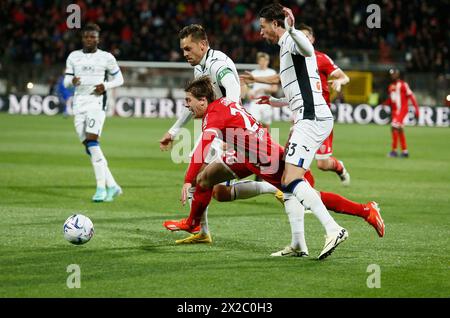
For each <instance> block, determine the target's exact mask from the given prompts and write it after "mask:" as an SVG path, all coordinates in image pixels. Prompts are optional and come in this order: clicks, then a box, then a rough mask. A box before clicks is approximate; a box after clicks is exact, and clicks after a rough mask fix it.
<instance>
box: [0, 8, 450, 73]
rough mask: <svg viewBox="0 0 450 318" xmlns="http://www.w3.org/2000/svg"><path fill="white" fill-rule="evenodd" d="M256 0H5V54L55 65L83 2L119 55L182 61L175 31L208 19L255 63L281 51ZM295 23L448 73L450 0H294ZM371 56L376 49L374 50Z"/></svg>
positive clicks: (216, 37)
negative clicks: (372, 18)
mask: <svg viewBox="0 0 450 318" xmlns="http://www.w3.org/2000/svg"><path fill="white" fill-rule="evenodd" d="M271 2H273V1H254V0H241V1H233V0H228V1H225V0H185V1H167V0H152V1H145V0H136V1H135V0H117V1H109V0H97V1H94V0H79V1H62V0H60V1H45V0H24V1H18V0H3V1H0V21H2V22H1V28H0V59H1V60H2V61H3V62H4V63H5V62H9V61H13V62H16V61H23V62H32V63H35V64H43V65H50V64H55V63H64V61H65V59H66V57H67V55H68V53H69V52H70V51H72V50H74V49H78V48H80V46H81V41H80V32H79V30H77V29H68V27H67V24H66V19H67V17H68V16H69V14H70V13H67V12H66V8H67V6H68V5H69V4H71V3H76V4H78V5H79V6H80V8H81V15H82V16H81V22H82V26H83V25H84V24H85V23H86V22H96V23H98V24H99V25H100V27H101V28H102V31H103V32H102V33H101V45H100V47H101V48H102V49H104V50H107V51H111V52H112V53H113V54H114V55H115V56H116V58H117V59H119V60H141V61H183V57H182V56H181V54H180V50H179V41H178V31H179V30H180V29H181V28H182V27H183V26H185V25H188V24H191V23H200V24H203V25H204V26H205V28H206V30H207V33H208V36H209V41H210V43H211V46H212V47H213V48H216V49H220V50H222V51H224V52H226V53H227V54H228V55H229V56H230V57H231V58H233V59H234V61H235V62H240V63H254V57H255V56H256V52H257V51H260V50H263V51H266V52H269V53H271V54H273V55H276V54H275V53H276V52H277V47H276V46H271V45H268V44H267V43H265V42H264V41H263V40H261V38H260V36H259V19H258V17H257V14H258V12H259V10H260V9H261V8H262V6H263V5H264V4H267V3H271ZM281 3H282V4H283V5H286V6H289V7H290V8H292V9H293V11H294V14H295V16H296V19H297V21H296V22H297V23H300V22H304V23H306V24H309V25H311V26H312V27H313V28H314V29H315V33H316V39H317V40H316V47H317V48H318V49H320V50H323V51H325V52H327V53H328V54H329V55H330V56H332V57H336V55H335V52H336V51H337V50H338V49H339V51H341V52H344V54H345V50H353V51H356V50H361V49H363V50H370V51H373V52H376V53H377V54H375V55H374V56H376V58H375V59H376V60H374V61H371V62H385V63H396V62H403V63H404V64H405V65H406V67H407V69H408V70H410V71H419V72H421V71H427V72H430V71H431V72H436V73H440V74H444V73H450V65H449V64H450V58H449V57H450V56H449V45H450V30H449V28H448V26H449V25H450V24H449V15H448V12H450V10H449V9H450V8H449V5H448V4H445V3H448V1H445V0H442V1H421V0H410V1H401V0H383V1H373V0H370V1H351V0H294V1H282V2H281ZM371 3H378V4H379V6H380V7H381V28H379V29H377V28H373V29H371V28H369V27H367V25H366V20H367V18H368V16H369V15H370V12H367V11H366V9H367V6H368V5H369V4H371ZM371 56H373V55H371Z"/></svg>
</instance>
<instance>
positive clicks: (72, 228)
mask: <svg viewBox="0 0 450 318" xmlns="http://www.w3.org/2000/svg"><path fill="white" fill-rule="evenodd" d="M63 231H64V238H65V239H66V240H68V241H69V242H70V243H72V244H76V245H81V244H84V243H87V242H89V240H90V239H91V238H92V236H93V235H94V224H93V223H92V221H91V220H90V219H89V218H88V217H87V216H85V215H83V214H74V215H71V216H69V218H68V219H67V220H66V222H64V228H63Z"/></svg>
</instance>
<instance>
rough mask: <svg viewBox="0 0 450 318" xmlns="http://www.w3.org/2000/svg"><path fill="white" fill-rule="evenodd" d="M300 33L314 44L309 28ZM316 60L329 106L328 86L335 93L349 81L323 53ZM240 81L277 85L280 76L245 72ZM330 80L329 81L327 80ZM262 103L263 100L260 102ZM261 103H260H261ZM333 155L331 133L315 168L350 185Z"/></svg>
mask: <svg viewBox="0 0 450 318" xmlns="http://www.w3.org/2000/svg"><path fill="white" fill-rule="evenodd" d="M299 30H300V31H302V32H303V33H304V34H305V35H306V37H307V38H308V40H309V41H310V42H311V43H312V44H314V42H315V37H314V31H313V29H312V28H311V27H310V26H307V25H306V24H301V25H300V28H299ZM314 53H315V54H316V60H317V68H318V70H319V76H320V82H321V86H322V96H323V97H324V99H325V101H326V103H327V104H328V106H331V101H330V89H329V87H328V84H331V87H332V88H333V89H334V90H335V91H337V92H340V91H341V87H342V86H343V85H345V84H347V83H348V82H349V81H350V79H349V78H348V76H347V75H346V74H345V73H344V72H343V71H342V70H341V69H340V68H339V67H338V66H337V65H336V64H334V62H333V60H332V59H331V58H330V57H329V56H328V55H327V54H325V53H323V52H320V51H317V50H314ZM240 78H241V80H242V81H244V82H247V83H252V82H262V83H267V84H278V83H279V82H280V76H279V75H278V74H276V75H271V76H264V77H263V76H253V75H252V74H251V73H249V72H247V73H246V74H244V75H240ZM328 79H330V80H328ZM262 102H264V100H263V101H262ZM262 102H261V103H262ZM332 154H333V131H331V133H330V135H329V136H328V138H327V139H325V141H324V142H323V143H322V145H321V146H320V148H319V150H317V152H316V156H315V157H316V160H317V167H318V168H319V169H320V170H322V171H334V172H336V174H337V175H338V176H339V178H340V180H341V182H342V185H344V186H348V185H350V174H349V173H348V171H347V169H345V166H344V163H343V162H342V161H341V160H338V159H336V158H335V157H333V156H332Z"/></svg>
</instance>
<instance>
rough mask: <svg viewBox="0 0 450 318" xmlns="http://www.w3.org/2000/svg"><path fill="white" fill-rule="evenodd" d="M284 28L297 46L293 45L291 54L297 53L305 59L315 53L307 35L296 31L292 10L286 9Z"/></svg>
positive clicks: (284, 10) (284, 9) (290, 49)
mask: <svg viewBox="0 0 450 318" xmlns="http://www.w3.org/2000/svg"><path fill="white" fill-rule="evenodd" d="M283 12H284V16H285V19H284V28H285V29H286V31H287V32H288V33H289V35H290V36H291V38H292V40H293V41H294V43H295V45H292V46H291V47H290V48H289V51H290V52H291V53H297V54H301V55H303V56H305V57H310V56H312V55H313V53H314V47H313V45H312V44H311V41H309V40H308V38H307V37H306V35H305V34H304V33H303V32H300V31H298V30H296V29H295V27H294V26H295V18H294V14H293V13H292V10H291V9H289V8H286V7H284V8H283Z"/></svg>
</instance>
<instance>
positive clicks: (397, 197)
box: [0, 114, 450, 298]
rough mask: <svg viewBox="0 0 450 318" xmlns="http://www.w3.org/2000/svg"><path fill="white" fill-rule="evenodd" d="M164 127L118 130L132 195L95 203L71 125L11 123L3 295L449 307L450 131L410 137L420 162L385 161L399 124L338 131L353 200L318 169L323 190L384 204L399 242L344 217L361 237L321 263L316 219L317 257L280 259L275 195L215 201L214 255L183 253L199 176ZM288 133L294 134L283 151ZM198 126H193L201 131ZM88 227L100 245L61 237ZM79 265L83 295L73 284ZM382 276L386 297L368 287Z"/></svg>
mask: <svg viewBox="0 0 450 318" xmlns="http://www.w3.org/2000/svg"><path fill="white" fill-rule="evenodd" d="M172 122H173V120H163V119H122V118H108V120H107V122H106V125H105V129H104V134H103V137H102V148H103V151H104V153H105V154H106V157H107V159H108V161H109V166H110V168H111V170H112V172H113V174H114V175H115V177H116V179H117V181H118V182H119V183H120V185H121V186H122V187H123V190H124V195H123V196H121V197H119V198H118V199H117V200H115V201H114V202H112V203H92V202H90V198H91V196H92V195H93V193H94V191H95V183H94V176H93V171H92V168H91V164H90V161H89V160H88V157H87V155H86V154H85V153H84V149H83V148H82V147H81V146H80V144H79V143H78V139H77V137H76V135H75V132H74V129H73V123H72V119H71V118H67V119H64V118H62V117H61V116H57V117H45V116H11V115H7V114H0V133H1V134H0V216H1V221H0V235H1V243H0V286H1V287H0V297H252V298H253V297H258V298H259V297H262V298H265V297H294V298H297V297H449V296H450V251H449V248H448V246H449V238H450V227H449V225H450V162H449V160H450V147H449V141H450V130H449V129H443V128H423V127H407V128H406V134H407V140H408V142H409V149H410V153H411V158H409V159H391V158H387V157H386V153H387V152H388V151H389V145H390V130H389V127H388V126H384V127H380V126H374V125H369V126H361V125H336V126H335V141H334V145H335V156H336V157H338V158H340V159H341V160H344V162H345V164H346V167H347V168H348V170H349V172H350V173H351V177H352V184H351V186H350V187H349V188H344V187H342V186H341V185H340V183H339V181H338V178H337V176H336V175H335V174H333V173H325V172H320V171H317V169H316V167H315V164H313V166H314V168H313V171H314V174H315V177H316V188H317V189H320V190H324V191H330V192H337V193H339V194H341V195H344V196H346V197H348V198H349V199H352V200H354V201H360V202H368V201H370V200H375V201H377V202H378V203H379V204H380V207H381V212H382V216H383V218H384V220H385V222H386V236H385V237H384V238H382V239H380V238H378V236H377V235H376V232H375V231H374V230H373V229H372V228H371V227H370V226H369V225H368V224H367V223H365V222H364V221H363V220H362V219H360V218H356V217H351V216H347V215H340V214H335V213H332V215H333V216H334V217H335V218H336V220H337V221H338V222H339V223H340V224H341V225H343V226H344V227H346V228H347V229H348V230H349V233H350V236H349V239H348V240H347V241H346V242H345V243H343V244H342V245H341V246H340V247H339V248H337V249H336V251H335V252H334V253H333V255H332V256H330V257H329V258H328V259H326V260H325V261H317V260H316V259H315V258H316V256H317V255H318V253H319V252H320V250H321V248H322V245H323V243H324V239H323V234H324V232H323V229H322V227H321V226H320V224H319V222H318V221H317V219H316V218H315V217H314V216H313V215H310V214H309V215H306V217H305V218H306V220H305V222H306V224H305V226H306V236H307V241H308V244H309V250H310V257H309V258H307V259H298V258H288V259H286V258H271V257H270V256H269V255H270V253H271V252H274V251H276V250H278V249H280V248H282V247H284V246H285V245H287V244H288V242H289V241H290V230H289V223H288V220H287V217H286V215H285V213H284V210H283V209H282V207H281V206H280V204H279V203H278V202H276V201H275V199H274V198H273V197H272V196H270V195H266V196H260V197H257V198H254V199H249V200H246V201H240V202H232V203H218V202H214V201H213V202H212V204H211V206H210V210H209V222H210V228H211V231H212V236H213V240H214V242H213V244H212V245H189V246H177V245H175V244H174V241H175V239H179V238H182V237H185V236H186V234H185V233H170V232H168V231H167V230H165V229H164V228H163V226H162V222H163V221H164V220H166V219H172V218H181V217H184V216H186V215H187V213H188V210H187V208H186V207H182V206H181V204H180V201H179V193H180V189H181V186H182V182H183V176H184V170H185V168H186V166H187V165H186V164H174V163H172V161H171V160H170V154H169V153H167V152H161V151H160V150H159V147H158V139H159V138H160V137H161V136H162V134H163V133H164V132H165V131H166V129H167V128H168V127H170V125H171V124H172ZM288 125H289V124H288V123H276V124H274V127H278V128H281V132H280V136H281V141H282V143H284V138H285V137H286V136H287V131H288ZM189 127H192V123H191V125H190V126H189ZM74 212H80V213H83V214H86V215H87V216H89V217H90V218H91V219H92V221H93V222H94V225H95V236H94V237H93V239H92V240H91V241H90V242H89V243H87V244H86V245H82V246H75V245H71V244H70V243H68V242H66V241H65V240H64V238H63V235H62V225H63V222H64V220H65V219H66V218H67V217H68V216H69V215H70V214H72V213H74ZM70 264H78V265H79V266H80V269H81V288H74V289H71V288H68V287H67V285H66V281H67V278H68V277H69V275H70V274H71V273H68V272H67V271H66V270H67V267H68V265H70ZM371 264H376V265H378V266H379V268H380V288H368V286H367V280H368V278H369V280H370V277H369V275H371V274H373V272H368V271H367V269H368V266H369V265H371Z"/></svg>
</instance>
